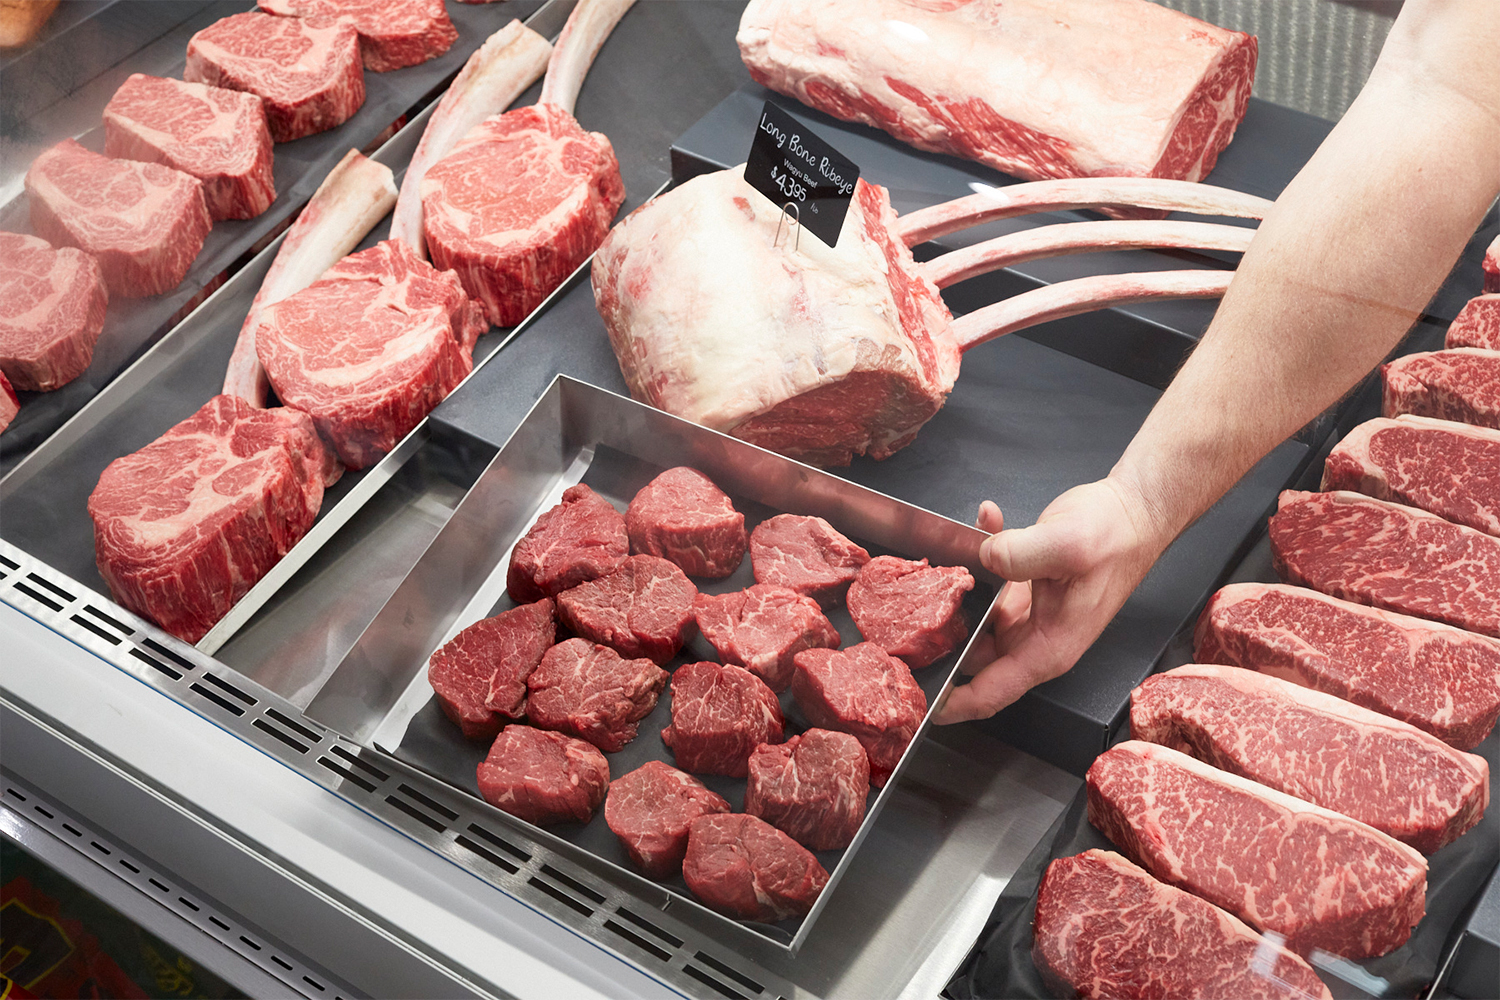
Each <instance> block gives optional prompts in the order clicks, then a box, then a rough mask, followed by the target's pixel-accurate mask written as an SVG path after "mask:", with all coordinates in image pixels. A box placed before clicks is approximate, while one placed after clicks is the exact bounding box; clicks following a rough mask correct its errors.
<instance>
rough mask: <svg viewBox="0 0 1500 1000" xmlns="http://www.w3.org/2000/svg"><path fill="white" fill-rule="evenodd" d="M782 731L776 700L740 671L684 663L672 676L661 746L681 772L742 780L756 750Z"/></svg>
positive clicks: (778, 739)
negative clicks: (669, 711) (669, 717)
mask: <svg viewBox="0 0 1500 1000" xmlns="http://www.w3.org/2000/svg"><path fill="white" fill-rule="evenodd" d="M785 731H786V720H785V719H784V718H783V717H782V714H781V703H780V702H778V701H777V700H776V695H775V694H774V693H773V692H772V691H771V689H770V688H768V687H766V684H765V682H764V681H762V680H761V679H760V678H759V677H756V676H755V675H754V674H752V673H751V672H750V671H748V670H746V669H744V668H743V667H736V666H733V665H726V664H719V663H707V662H705V663H687V664H683V665H682V666H680V667H678V668H677V670H676V671H675V672H674V673H673V674H672V724H671V725H670V726H668V727H667V728H665V729H663V730H662V731H661V741H662V742H663V743H665V744H666V745H667V746H669V747H671V749H672V756H673V757H674V758H675V759H676V761H677V766H678V767H680V768H682V769H683V770H684V771H691V772H692V773H694V774H727V775H729V776H730V777H732V778H743V777H744V776H745V774H746V772H747V769H748V767H749V764H748V762H749V760H750V754H751V753H752V752H753V751H754V750H755V748H756V747H758V746H760V745H761V744H762V743H780V742H781V740H782V738H783V734H784V733H785Z"/></svg>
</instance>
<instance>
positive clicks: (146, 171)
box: [26, 139, 213, 298]
mask: <svg viewBox="0 0 1500 1000" xmlns="http://www.w3.org/2000/svg"><path fill="white" fill-rule="evenodd" d="M26 193H27V195H28V196H29V201H30V202H31V228H32V229H34V230H36V234H37V235H38V236H40V237H41V238H42V239H44V240H46V241H47V242H48V243H51V244H52V245H53V246H57V247H77V248H78V249H80V250H82V251H84V252H85V253H87V254H88V255H89V256H91V257H93V258H94V260H96V261H98V263H99V270H100V272H101V273H102V274H103V275H104V284H105V285H106V286H108V288H109V291H110V294H111V295H119V296H122V297H124V298H140V297H142V296H146V295H157V294H160V293H161V292H166V291H170V290H172V289H173V288H176V287H177V286H178V285H179V284H181V283H182V279H183V277H184V276H186V275H187V272H188V268H190V267H192V265H193V261H194V260H195V259H197V257H198V251H200V250H202V249H203V240H204V238H205V237H206V236H207V235H208V230H209V227H211V226H212V225H213V222H212V220H210V219H209V217H208V206H207V205H206V204H205V203H204V201H203V185H202V184H201V183H200V182H199V181H198V179H197V178H196V177H189V176H188V175H187V174H185V173H183V172H182V171H180V170H173V169H172V168H171V167H164V166H162V165H161V164H159V163H137V162H135V161H134V160H112V159H110V158H109V157H107V156H100V155H99V154H98V153H91V152H89V151H88V150H87V149H84V148H83V147H82V146H80V145H79V144H78V143H76V142H74V141H73V140H72V139H64V140H63V141H62V142H60V143H58V144H57V145H55V146H53V147H52V148H51V149H49V150H47V151H46V152H44V153H43V154H42V155H41V156H38V157H37V158H36V159H35V160H33V161H32V162H31V168H30V169H29V170H27V171H26Z"/></svg>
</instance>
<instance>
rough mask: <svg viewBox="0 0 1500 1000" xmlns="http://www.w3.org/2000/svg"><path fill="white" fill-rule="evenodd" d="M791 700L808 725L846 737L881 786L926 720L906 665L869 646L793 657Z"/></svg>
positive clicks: (924, 699)
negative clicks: (861, 751)
mask: <svg viewBox="0 0 1500 1000" xmlns="http://www.w3.org/2000/svg"><path fill="white" fill-rule="evenodd" d="M796 663H797V670H796V672H795V673H794V674H792V697H793V698H795V699H796V700H797V706H798V707H799V708H801V709H802V714H803V715H806V716H807V719H808V721H809V722H811V723H812V724H813V725H815V726H819V727H821V728H823V729H836V730H838V731H839V732H844V733H850V734H851V735H853V736H854V737H855V738H856V739H858V740H859V742H860V744H861V745H863V746H864V748H865V753H867V754H869V757H870V781H871V782H872V783H873V784H875V785H884V784H885V783H886V781H887V780H888V779H889V778H890V776H891V772H892V771H893V770H895V768H896V764H897V763H899V762H900V760H901V755H902V754H903V753H905V752H906V747H907V744H909V743H910V742H911V738H912V737H913V736H915V735H916V732H917V727H918V726H920V725H921V724H922V718H923V716H925V715H926V714H927V696H926V695H924V694H923V693H922V689H921V688H920V687H918V686H917V682H916V681H915V680H913V679H912V676H911V671H910V670H909V669H907V666H906V664H904V663H902V662H901V661H900V660H898V659H896V658H895V657H894V656H891V655H890V654H889V653H887V652H886V651H885V650H883V649H881V648H880V647H879V646H877V645H875V643H873V642H861V643H859V644H857V645H854V646H850V647H848V648H847V649H805V650H803V651H802V652H800V653H798V654H797V657H796Z"/></svg>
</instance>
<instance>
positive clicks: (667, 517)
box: [625, 465, 749, 578]
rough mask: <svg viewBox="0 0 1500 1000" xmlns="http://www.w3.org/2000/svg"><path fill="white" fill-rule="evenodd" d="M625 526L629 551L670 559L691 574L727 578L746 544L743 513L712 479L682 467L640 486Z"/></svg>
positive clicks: (742, 553) (738, 562) (631, 504)
mask: <svg viewBox="0 0 1500 1000" xmlns="http://www.w3.org/2000/svg"><path fill="white" fill-rule="evenodd" d="M625 530H626V531H627V532H629V534H630V548H631V550H632V551H634V552H649V553H650V554H651V555H654V556H661V557H662V558H664V559H670V560H672V561H673V562H674V563H676V564H677V565H679V566H681V567H682V571H683V572H684V573H686V574H688V575H689V576H706V577H712V578H718V577H725V576H728V575H729V574H731V573H733V572H734V571H735V570H736V569H738V568H739V565H740V561H741V560H743V559H744V558H745V549H746V548H747V547H748V545H749V539H748V538H747V537H746V536H745V515H743V514H741V513H740V512H739V511H737V510H735V509H734V504H733V503H732V502H731V501H730V499H729V497H728V496H727V495H726V494H725V493H724V491H723V490H721V489H719V488H718V487H717V486H715V485H714V484H713V481H712V480H710V479H709V478H708V477H707V476H705V475H704V474H703V473H701V472H699V471H698V470H697V469H690V468H688V467H687V466H685V465H680V466H678V467H677V468H675V469H668V470H667V471H666V472H663V473H662V474H661V475H659V476H657V477H656V478H655V479H653V480H651V482H649V483H647V484H646V485H645V486H643V487H641V489H640V490H639V491H638V492H637V493H636V495H635V497H634V499H632V500H631V501H630V507H629V508H627V509H626V511H625Z"/></svg>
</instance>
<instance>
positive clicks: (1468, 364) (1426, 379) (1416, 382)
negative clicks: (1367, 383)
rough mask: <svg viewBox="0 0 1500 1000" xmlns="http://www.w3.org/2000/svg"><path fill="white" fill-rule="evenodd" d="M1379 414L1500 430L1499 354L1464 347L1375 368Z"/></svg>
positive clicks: (1426, 354) (1402, 359)
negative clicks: (1380, 394)
mask: <svg viewBox="0 0 1500 1000" xmlns="http://www.w3.org/2000/svg"><path fill="white" fill-rule="evenodd" d="M1380 376H1381V379H1382V381H1383V382H1384V385H1385V392H1384V399H1383V401H1382V405H1381V412H1383V413H1384V414H1385V415H1386V416H1388V417H1394V416H1398V415H1399V414H1402V413H1412V414H1416V415H1418V416H1423V417H1437V418H1439V419H1441V420H1460V421H1463V422H1464V423H1466V424H1474V425H1476V426H1479V427H1495V428H1500V351H1485V350H1480V349H1478V348H1473V347H1464V348H1460V349H1458V350H1455V351H1429V352H1426V353H1422V354H1408V355H1406V356H1405V357H1401V358H1397V359H1396V360H1395V361H1392V362H1390V363H1389V364H1387V365H1385V366H1384V367H1382V368H1381V369H1380Z"/></svg>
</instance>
